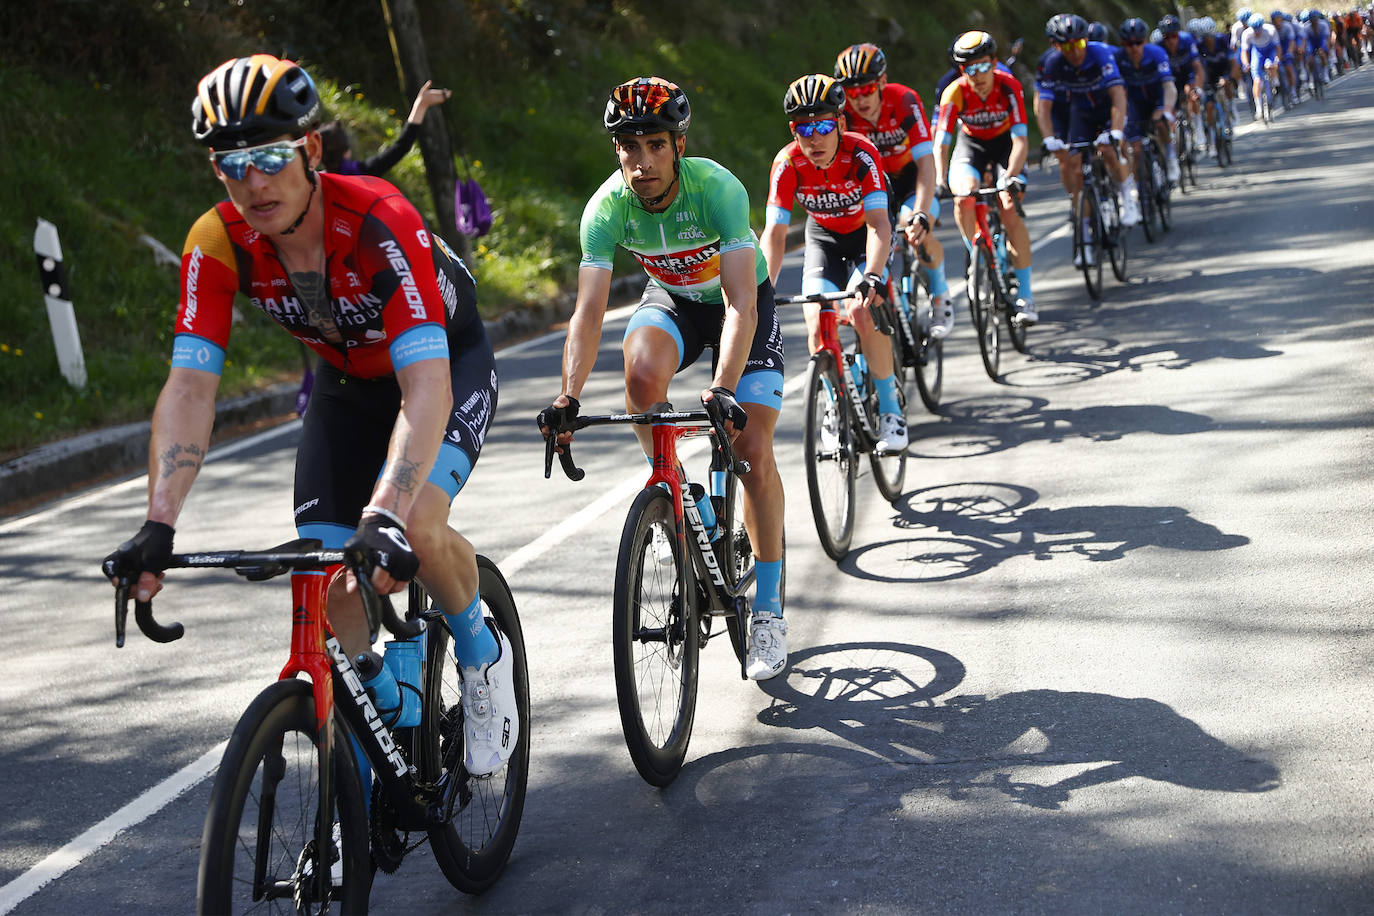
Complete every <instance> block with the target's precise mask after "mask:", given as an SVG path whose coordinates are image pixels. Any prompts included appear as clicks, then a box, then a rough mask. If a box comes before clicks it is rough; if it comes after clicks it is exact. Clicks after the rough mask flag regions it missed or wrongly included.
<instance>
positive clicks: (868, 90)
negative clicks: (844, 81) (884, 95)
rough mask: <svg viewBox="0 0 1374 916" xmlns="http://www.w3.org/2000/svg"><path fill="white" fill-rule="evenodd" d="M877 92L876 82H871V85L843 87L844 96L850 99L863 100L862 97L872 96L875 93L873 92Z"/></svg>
mask: <svg viewBox="0 0 1374 916" xmlns="http://www.w3.org/2000/svg"><path fill="white" fill-rule="evenodd" d="M877 91H878V84H877V83H876V82H873V83H864V84H863V85H862V86H845V87H844V94H845V95H847V96H849V97H850V98H851V99H859V98H863V97H864V96H866V95H872V94H873V93H875V92H877Z"/></svg>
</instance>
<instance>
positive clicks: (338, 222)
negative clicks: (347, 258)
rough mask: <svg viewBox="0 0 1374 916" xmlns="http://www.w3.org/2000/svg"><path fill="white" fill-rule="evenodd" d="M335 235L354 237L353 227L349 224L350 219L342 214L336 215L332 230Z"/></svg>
mask: <svg viewBox="0 0 1374 916" xmlns="http://www.w3.org/2000/svg"><path fill="white" fill-rule="evenodd" d="M331 231H333V232H334V234H335V235H342V236H343V237H344V238H349V239H351V238H353V227H352V226H350V225H348V220H346V219H344V218H343V217H342V216H339V217H335V219H334V227H333V229H332V230H331Z"/></svg>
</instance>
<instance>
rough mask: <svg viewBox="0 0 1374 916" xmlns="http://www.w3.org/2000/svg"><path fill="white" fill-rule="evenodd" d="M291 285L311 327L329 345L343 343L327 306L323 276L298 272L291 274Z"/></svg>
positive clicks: (325, 283)
mask: <svg viewBox="0 0 1374 916" xmlns="http://www.w3.org/2000/svg"><path fill="white" fill-rule="evenodd" d="M291 285H292V286H293V287H295V289H296V295H297V296H299V297H300V300H301V305H303V306H304V307H305V313H306V315H308V316H309V317H310V324H311V326H312V327H313V328H315V330H317V331H319V332H320V334H321V336H323V337H324V339H325V340H327V341H329V342H330V343H333V344H338V343H343V335H342V334H340V333H339V326H338V325H337V324H336V323H335V322H334V310H333V309H332V308H330V306H329V284H328V283H327V282H326V281H325V277H324V274H322V273H318V272H316V271H313V270H302V271H298V272H296V273H293V274H291Z"/></svg>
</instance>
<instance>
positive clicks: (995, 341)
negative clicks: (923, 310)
mask: <svg viewBox="0 0 1374 916" xmlns="http://www.w3.org/2000/svg"><path fill="white" fill-rule="evenodd" d="M996 269H997V268H996V266H995V263H994V262H993V260H992V258H991V257H989V256H988V252H987V249H985V248H984V247H983V246H982V245H981V244H975V245H974V246H973V270H972V272H971V276H972V278H973V289H972V290H971V291H970V297H971V298H970V299H969V307H970V308H971V309H972V310H973V327H974V329H975V330H976V331H977V332H978V352H979V354H980V355H981V356H982V358H983V371H984V372H986V373H987V374H988V378H990V379H992V380H993V381H994V382H995V381H997V378H998V375H997V370H998V367H999V365H1000V362H1001V346H1002V341H1001V335H1002V332H1001V329H1000V328H999V327H998V323H997V278H996V277H995V276H994V275H993V272H994V271H995V270H996Z"/></svg>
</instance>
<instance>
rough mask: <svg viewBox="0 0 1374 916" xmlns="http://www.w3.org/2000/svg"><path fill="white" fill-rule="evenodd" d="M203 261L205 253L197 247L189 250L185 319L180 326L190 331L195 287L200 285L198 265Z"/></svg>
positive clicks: (194, 314) (194, 308)
mask: <svg viewBox="0 0 1374 916" xmlns="http://www.w3.org/2000/svg"><path fill="white" fill-rule="evenodd" d="M204 260H205V252H203V251H201V250H200V246H199V245H197V246H196V247H195V248H192V249H191V258H190V260H188V261H187V262H186V317H185V318H183V319H182V320H181V326H182V327H184V328H185V329H186V330H188V331H190V330H192V329H193V328H194V327H195V321H196V287H197V286H198V285H199V283H200V264H201V262H202V261H204Z"/></svg>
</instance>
